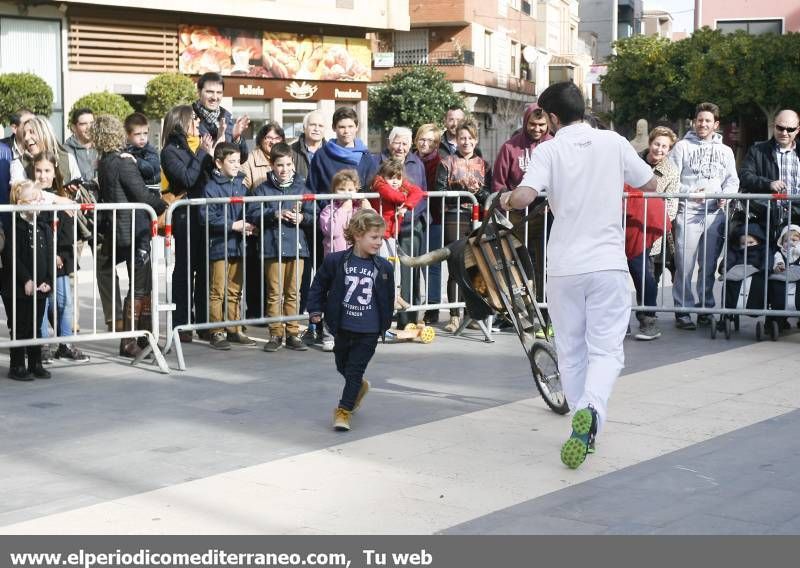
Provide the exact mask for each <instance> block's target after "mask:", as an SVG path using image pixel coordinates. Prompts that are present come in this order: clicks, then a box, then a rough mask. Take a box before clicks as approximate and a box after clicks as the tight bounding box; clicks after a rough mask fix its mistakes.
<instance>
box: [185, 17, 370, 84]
mask: <svg viewBox="0 0 800 568" xmlns="http://www.w3.org/2000/svg"><path fill="white" fill-rule="evenodd" d="M178 31H179V45H178V53H179V63H178V67H179V69H180V72H181V73H185V74H187V75H202V74H203V73H208V72H214V73H219V74H221V75H224V76H226V77H262V78H269V79H288V80H296V81H298V83H300V84H302V82H303V81H370V80H371V79H372V65H371V64H372V49H371V47H370V41H369V40H368V39H366V38H364V37H360V38H359V37H339V36H322V35H300V34H289V33H281V32H262V31H255V30H239V29H233V28H221V27H215V26H188V25H182V26H179V30H178Z"/></svg>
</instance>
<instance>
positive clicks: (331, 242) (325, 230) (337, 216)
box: [319, 169, 372, 256]
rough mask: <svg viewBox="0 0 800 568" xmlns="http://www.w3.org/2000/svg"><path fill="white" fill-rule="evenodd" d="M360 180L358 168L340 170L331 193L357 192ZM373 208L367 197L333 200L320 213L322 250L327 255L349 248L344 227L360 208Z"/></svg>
mask: <svg viewBox="0 0 800 568" xmlns="http://www.w3.org/2000/svg"><path fill="white" fill-rule="evenodd" d="M359 185H360V181H359V178H358V172H357V171H356V170H351V169H346V170H340V171H339V172H337V173H336V175H334V176H333V179H332V180H331V193H334V194H336V193H356V192H358V187H359ZM361 208H364V209H372V207H371V205H370V204H369V201H368V200H367V199H343V200H340V201H339V200H332V201H331V202H330V203H329V204H328V205H326V206H325V207H324V208H323V209H322V211H320V214H319V225H320V229H322V235H323V237H322V250H323V253H324V254H325V256H327V255H328V254H329V253H332V252H338V251H341V250H345V249H347V248H348V247H349V246H350V245H348V244H347V240H346V239H345V237H344V228H345V227H346V226H347V224H348V223H349V222H350V219H351V218H352V217H353V214H354V213H355V212H356V211H358V210H359V209H361Z"/></svg>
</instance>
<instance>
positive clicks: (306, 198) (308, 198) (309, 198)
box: [303, 193, 315, 201]
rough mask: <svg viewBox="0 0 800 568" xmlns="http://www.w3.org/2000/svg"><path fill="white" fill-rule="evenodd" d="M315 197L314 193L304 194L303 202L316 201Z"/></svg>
mask: <svg viewBox="0 0 800 568" xmlns="http://www.w3.org/2000/svg"><path fill="white" fill-rule="evenodd" d="M314 200H315V195H314V194H313V193H304V194H303V201H314Z"/></svg>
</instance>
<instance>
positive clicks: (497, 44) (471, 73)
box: [370, 0, 586, 162]
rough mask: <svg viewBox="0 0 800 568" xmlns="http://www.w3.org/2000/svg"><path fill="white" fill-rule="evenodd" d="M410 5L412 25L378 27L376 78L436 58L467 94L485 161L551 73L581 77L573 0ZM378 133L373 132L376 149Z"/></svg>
mask: <svg viewBox="0 0 800 568" xmlns="http://www.w3.org/2000/svg"><path fill="white" fill-rule="evenodd" d="M409 13H410V17H411V30H410V31H408V32H402V31H395V32H393V33H378V34H376V38H375V43H374V44H373V51H374V52H375V60H374V64H373V81H374V82H378V81H380V80H382V79H383V78H384V77H386V76H387V75H390V74H393V73H396V72H398V71H399V70H400V69H402V68H403V67H406V66H409V65H414V64H431V65H435V66H436V67H437V68H439V69H440V70H441V71H443V72H444V73H445V76H446V77H447V79H448V80H449V81H451V82H452V83H453V87H454V89H455V90H456V91H457V92H460V93H462V94H463V95H464V97H465V100H466V105H467V110H468V111H470V112H471V113H472V114H473V115H474V116H475V118H476V119H477V120H478V124H479V127H480V146H481V149H482V151H483V154H484V157H485V158H487V159H488V160H489V161H490V162H491V161H492V160H493V159H494V156H495V155H496V154H497V150H498V149H499V147H500V145H501V144H502V143H503V142H505V140H507V139H508V138H509V136H510V135H511V133H512V132H513V131H515V130H516V129H517V128H519V126H520V125H521V119H522V112H523V109H524V107H525V105H527V104H528V103H530V102H532V101H533V100H535V98H536V95H537V94H538V93H540V92H541V91H542V90H544V89H545V88H546V87H547V86H548V85H549V84H550V82H551V80H562V79H573V80H575V82H576V83H578V84H583V76H584V74H585V69H584V68H583V67H581V65H584V66H585V65H586V58H585V57H584V56H583V54H584V52H585V49H584V45H583V43H582V42H579V40H578V0H538V2H537V1H535V0H532V1H525V0H499V1H498V2H481V1H479V0H446V1H444V0H424V1H423V0H410V2H409ZM576 56H577V57H576ZM382 134H383V133H381V132H374V133H373V135H372V137H371V139H370V145H371V147H372V149H373V150H377V149H378V148H380V146H381V144H382V142H383V141H382V140H381V137H382Z"/></svg>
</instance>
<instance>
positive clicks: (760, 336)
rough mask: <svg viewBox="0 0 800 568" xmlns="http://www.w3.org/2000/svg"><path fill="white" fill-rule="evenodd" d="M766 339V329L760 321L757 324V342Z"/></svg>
mask: <svg viewBox="0 0 800 568" xmlns="http://www.w3.org/2000/svg"><path fill="white" fill-rule="evenodd" d="M762 339H764V328H763V326H762V325H761V322H760V321H757V322H756V341H761V340H762Z"/></svg>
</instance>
